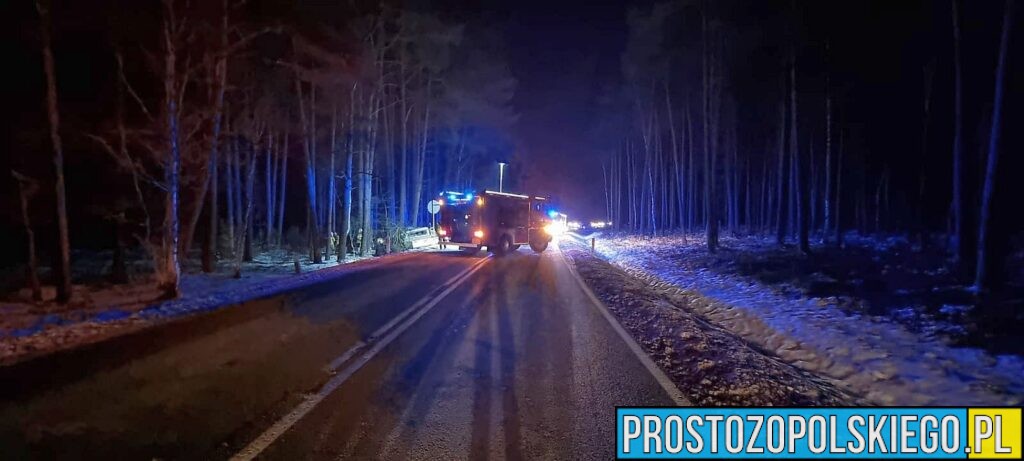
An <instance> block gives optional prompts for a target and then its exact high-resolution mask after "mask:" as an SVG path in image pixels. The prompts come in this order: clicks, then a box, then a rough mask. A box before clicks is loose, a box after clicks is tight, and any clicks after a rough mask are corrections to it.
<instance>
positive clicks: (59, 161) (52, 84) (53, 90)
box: [36, 0, 71, 304]
mask: <svg viewBox="0 0 1024 461" xmlns="http://www.w3.org/2000/svg"><path fill="white" fill-rule="evenodd" d="M44 1H45V0H37V1H36V11H37V12H39V34H40V37H41V38H42V43H43V50H42V51H43V72H44V73H45V74H46V112H47V115H48V118H49V122H50V142H51V143H52V145H53V169H54V189H55V191H54V192H55V197H56V199H57V200H56V204H57V248H58V252H59V255H60V258H59V260H58V264H57V267H55V268H54V269H56V273H57V302H58V303H60V304H65V303H67V302H68V301H69V300H70V299H71V244H70V243H69V240H70V237H69V235H68V212H67V198H66V193H65V189H64V147H63V144H62V143H61V139H60V111H59V110H58V108H57V71H56V70H55V69H54V65H53V49H52V45H51V43H50V5H49V3H48V2H46V4H44Z"/></svg>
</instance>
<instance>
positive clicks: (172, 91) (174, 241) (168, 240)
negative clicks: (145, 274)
mask: <svg viewBox="0 0 1024 461" xmlns="http://www.w3.org/2000/svg"><path fill="white" fill-rule="evenodd" d="M164 4H165V7H166V15H167V17H166V18H165V19H164V47H165V50H164V51H165V56H164V99H165V100H164V104H165V105H166V110H167V115H166V120H165V123H166V127H165V129H166V130H167V132H166V135H167V154H166V155H167V157H166V161H165V162H164V187H165V189H166V191H167V192H166V194H165V205H164V213H165V214H164V235H163V254H162V257H161V261H160V263H161V264H160V265H161V269H160V270H159V274H160V276H159V283H158V285H159V287H160V289H161V291H162V292H163V293H164V296H165V297H168V298H176V297H178V294H179V287H178V279H179V277H180V272H181V266H180V264H179V262H178V251H179V242H178V233H179V223H178V186H179V184H178V178H179V174H180V169H181V150H180V149H179V146H178V142H179V139H178V121H179V120H178V92H177V81H178V75H177V72H176V70H177V69H176V56H175V53H176V50H175V46H174V40H173V39H172V37H171V35H172V31H174V30H175V28H176V26H175V25H174V23H173V21H174V7H173V5H172V3H171V1H170V0H167V1H165V3H164Z"/></svg>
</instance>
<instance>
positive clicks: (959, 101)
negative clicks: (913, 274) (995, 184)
mask: <svg viewBox="0 0 1024 461" xmlns="http://www.w3.org/2000/svg"><path fill="white" fill-rule="evenodd" d="M952 16H953V206H952V209H953V238H952V240H953V242H952V243H953V259H954V261H955V264H956V266H957V268H958V272H960V273H965V272H967V269H968V267H967V266H968V264H967V260H968V259H969V258H970V252H969V251H968V248H967V239H966V238H965V236H964V232H965V230H966V229H967V227H968V226H967V219H966V215H967V213H966V210H965V209H964V204H965V202H964V193H963V182H964V179H963V178H964V173H963V90H962V86H963V83H962V76H961V69H960V12H959V7H958V1H957V0H952Z"/></svg>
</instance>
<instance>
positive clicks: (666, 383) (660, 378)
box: [558, 250, 693, 407]
mask: <svg viewBox="0 0 1024 461" xmlns="http://www.w3.org/2000/svg"><path fill="white" fill-rule="evenodd" d="M558 256H559V257H560V258H561V259H562V263H564V264H565V265H566V266H567V267H568V268H569V273H571V274H572V276H573V278H574V279H576V283H577V284H579V286H580V289H582V290H583V293H585V294H586V295H587V298H589V299H590V303H591V304H593V305H594V307H595V308H596V309H597V310H598V312H600V313H601V315H602V316H604V318H605V320H607V321H608V323H609V324H611V326H612V329H613V330H615V332H616V333H618V334H619V337H621V338H622V340H623V341H625V343H626V346H628V347H629V350H630V351H633V355H636V358H637V359H638V360H640V363H642V364H643V365H644V368H646V369H647V371H648V372H649V373H650V374H651V377H653V378H654V380H655V381H657V382H658V384H659V385H660V386H661V388H662V389H663V390H664V391H665V393H666V394H668V396H669V398H671V399H672V401H673V402H675V404H676V405H677V406H680V407H688V406H693V403H692V402H690V400H689V399H687V398H686V396H684V395H683V393H682V391H680V390H679V388H678V387H676V384H675V383H674V382H672V379H670V378H669V377H668V375H666V374H665V372H664V371H662V370H661V368H658V365H657V364H656V363H654V361H653V360H651V357H650V356H649V355H647V352H644V350H643V348H641V347H640V345H639V344H637V342H636V340H635V339H633V337H632V336H630V335H629V332H627V331H626V329H625V328H623V327H622V324H620V323H619V320H618V319H616V318H615V315H614V314H612V313H611V311H609V310H608V307H607V306H605V305H604V303H603V302H601V300H600V299H598V298H597V295H595V294H594V292H593V291H591V290H590V287H588V286H587V283H586V282H584V281H583V278H582V277H580V274H579V273H578V272H576V267H575V266H573V265H572V264H570V263H569V261H567V260H566V259H565V255H564V254H562V252H561V250H559V252H558Z"/></svg>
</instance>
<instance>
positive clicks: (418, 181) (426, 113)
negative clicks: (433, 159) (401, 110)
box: [409, 76, 433, 226]
mask: <svg viewBox="0 0 1024 461" xmlns="http://www.w3.org/2000/svg"><path fill="white" fill-rule="evenodd" d="M432 86H433V79H432V78H430V77H429V76H428V77H427V94H426V102H425V103H424V106H425V107H424V108H423V133H422V138H421V139H420V149H419V154H418V155H417V157H416V165H415V167H416V172H415V177H414V178H413V189H412V204H411V205H412V221H411V222H410V223H409V225H411V226H418V225H419V224H420V210H421V209H422V208H423V207H421V206H420V199H421V197H422V196H423V168H424V166H425V164H426V158H427V139H428V135H429V133H430V106H431V104H430V97H431V88H432Z"/></svg>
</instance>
